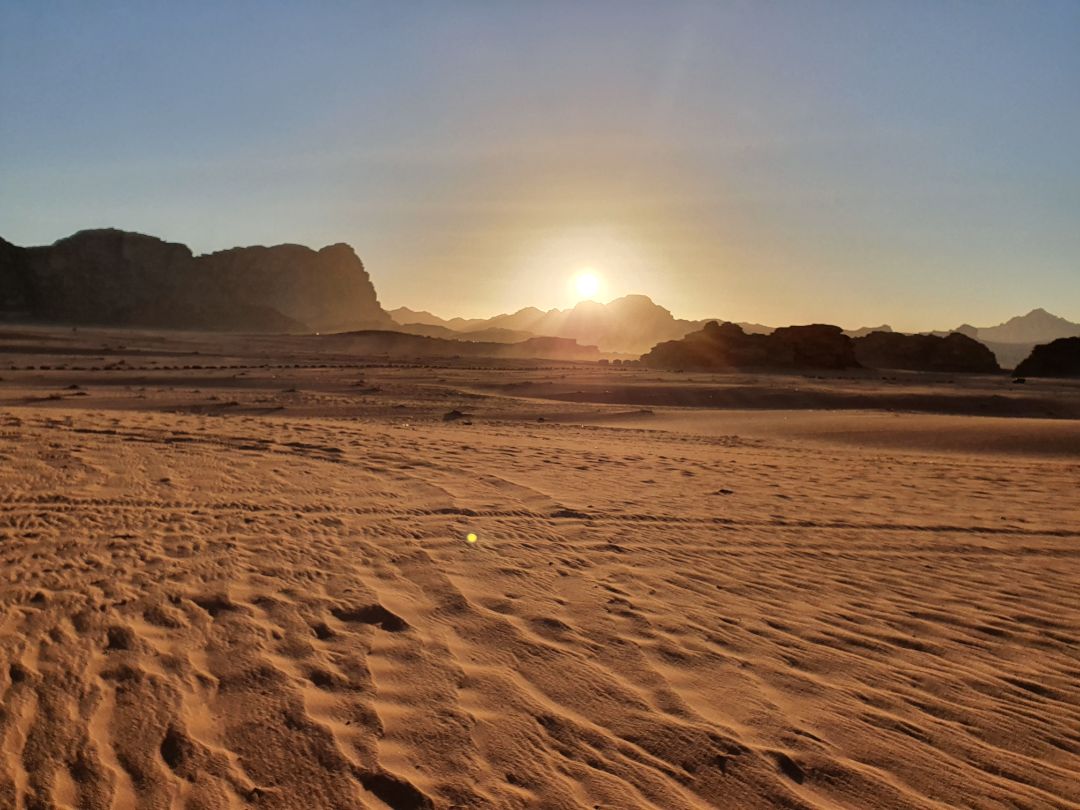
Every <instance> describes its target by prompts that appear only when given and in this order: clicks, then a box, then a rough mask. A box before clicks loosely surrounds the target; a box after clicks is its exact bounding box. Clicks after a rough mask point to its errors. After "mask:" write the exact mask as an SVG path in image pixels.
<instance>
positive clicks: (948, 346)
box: [854, 332, 1001, 374]
mask: <svg viewBox="0 0 1080 810" xmlns="http://www.w3.org/2000/svg"><path fill="white" fill-rule="evenodd" d="M854 343H855V356H856V358H857V359H858V361H859V363H860V364H861V365H864V366H866V367H867V368H894V369H910V370H913V371H949V372H970V373H976V374H992V373H994V372H997V371H1001V368H1000V367H999V366H998V362H997V358H995V357H994V353H993V352H992V351H991V350H990V349H989V348H988V347H986V346H985V345H983V344H982V343H980V342H979V341H977V340H974V339H973V338H971V337H968V336H967V335H962V334H960V333H959V332H953V333H952V334H950V335H947V336H945V337H938V336H936V335H903V334H900V333H898V332H871V333H870V334H869V335H865V336H864V337H860V338H856V339H855V341H854Z"/></svg>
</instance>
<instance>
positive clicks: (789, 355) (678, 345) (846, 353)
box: [641, 321, 859, 371]
mask: <svg viewBox="0 0 1080 810" xmlns="http://www.w3.org/2000/svg"><path fill="white" fill-rule="evenodd" d="M641 363H642V365H645V366H650V367H652V368H665V369H677V370H691V369H692V370H702V371H721V370H727V369H736V368H746V369H765V368H779V369H791V370H794V369H805V368H827V369H844V368H857V367H858V365H859V363H858V361H857V360H856V358H855V350H854V346H853V342H852V340H851V338H849V337H848V336H847V335H845V334H844V332H843V330H842V329H841V328H840V327H839V326H829V325H825V324H813V325H810V326H785V327H781V328H780V329H775V330H773V331H772V332H771V333H770V334H767V335H762V334H747V333H746V332H744V331H743V330H742V329H741V328H740V327H739V326H738V325H736V324H733V323H724V324H719V323H717V322H716V321H710V322H709V323H706V324H705V326H704V327H702V328H701V329H700V330H698V331H696V332H691V333H690V334H689V335H686V336H685V337H683V338H681V339H680V340H670V341H666V342H664V343H660V344H658V345H657V346H656V347H655V348H654V349H653V350H652V351H650V352H648V353H647V354H646V355H644V356H643V357H642V358H641Z"/></svg>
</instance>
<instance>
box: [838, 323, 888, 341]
mask: <svg viewBox="0 0 1080 810" xmlns="http://www.w3.org/2000/svg"><path fill="white" fill-rule="evenodd" d="M892 330H893V328H892V327H891V326H889V325H888V324H887V323H886V324H882V325H881V326H862V327H860V328H858V329H845V330H844V334H845V335H847V336H848V337H849V338H861V337H866V336H867V335H871V334H873V333H874V332H892Z"/></svg>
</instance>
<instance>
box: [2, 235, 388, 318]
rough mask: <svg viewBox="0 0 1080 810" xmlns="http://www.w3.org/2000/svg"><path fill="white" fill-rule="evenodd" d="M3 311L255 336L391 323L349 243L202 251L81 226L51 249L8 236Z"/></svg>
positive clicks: (4, 255)
mask: <svg viewBox="0 0 1080 810" xmlns="http://www.w3.org/2000/svg"><path fill="white" fill-rule="evenodd" d="M0 317H5V318H7V319H9V320H10V319H13V318H18V319H21V320H29V321H45V322H53V323H66V324H87V325H91V324H92V325H101V326H141V327H157V328H173V329H207V330H227V331H250V332H305V331H312V330H317V331H324V330H325V331H335V330H343V329H356V328H364V327H383V326H387V325H389V324H390V323H391V322H390V318H389V316H388V315H386V313H385V312H383V310H382V308H381V307H380V306H379V302H378V300H377V299H376V297H375V289H374V287H373V286H372V284H371V280H370V279H369V277H368V274H367V272H366V271H365V270H364V266H363V264H362V263H361V262H360V259H358V258H357V257H356V254H355V253H353V251H352V248H350V247H349V246H348V245H332V246H331V247H327V248H323V249H322V250H320V251H314V250H311V249H310V248H306V247H301V246H299V245H279V246H277V247H271V248H266V247H252V248H234V249H232V250H226V251H222V252H220V253H213V254H209V255H207V256H198V257H196V256H193V255H192V253H191V251H190V250H189V249H188V248H187V247H186V246H185V245H182V244H178V243H175V242H165V241H163V240H161V239H157V238H155V237H152V236H146V235H143V234H138V233H129V232H126V231H119V230H114V229H106V230H93V231H80V232H79V233H76V234H75V235H74V236H70V237H68V238H66V239H61V240H60V241H58V242H56V243H54V244H52V245H50V246H47V247H33V248H19V247H15V246H14V245H11V244H9V243H7V242H0Z"/></svg>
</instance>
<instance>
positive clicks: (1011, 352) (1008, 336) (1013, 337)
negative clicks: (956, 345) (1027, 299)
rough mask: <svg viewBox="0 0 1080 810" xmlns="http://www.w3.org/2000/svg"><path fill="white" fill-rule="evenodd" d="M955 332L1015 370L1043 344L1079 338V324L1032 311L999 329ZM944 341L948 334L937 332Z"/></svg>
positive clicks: (963, 328) (972, 328)
mask: <svg viewBox="0 0 1080 810" xmlns="http://www.w3.org/2000/svg"><path fill="white" fill-rule="evenodd" d="M952 331H953V332H959V333H961V334H963V335H967V336H968V337H972V338H975V339H976V340H978V341H979V342H980V343H983V344H985V345H986V346H988V347H989V348H990V350H991V351H993V352H994V354H995V355H996V356H997V359H998V362H999V363H1000V364H1001V365H1002V367H1004V368H1015V367H1016V365H1017V364H1018V363H1020V362H1021V361H1022V360H1023V359H1024V358H1025V357H1027V356H1028V355H1029V354H1030V353H1031V351H1032V349H1034V348H1035V346H1036V345H1038V344H1040V343H1049V342H1050V341H1053V340H1056V339H1057V338H1063V337H1077V336H1080V323H1073V322H1072V321H1068V320H1066V319H1065V318H1062V317H1060V316H1058V315H1053V314H1051V313H1049V312H1047V311H1046V310H1045V309H1041V308H1040V309H1033V310H1031V312H1029V313H1028V314H1027V315H1017V316H1016V317H1014V318H1010V319H1009V320H1007V321H1005V323H1000V324H998V325H997V326H972V325H971V324H963V325H962V326H958V327H957V328H956V329H953V330H952ZM933 334H935V335H938V336H941V337H944V336H945V335H946V334H948V333H947V332H934V333H933Z"/></svg>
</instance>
